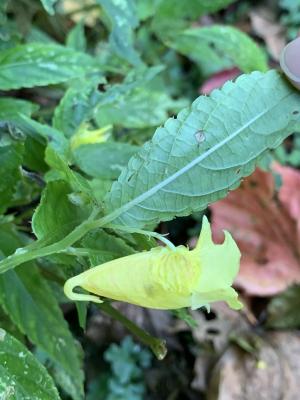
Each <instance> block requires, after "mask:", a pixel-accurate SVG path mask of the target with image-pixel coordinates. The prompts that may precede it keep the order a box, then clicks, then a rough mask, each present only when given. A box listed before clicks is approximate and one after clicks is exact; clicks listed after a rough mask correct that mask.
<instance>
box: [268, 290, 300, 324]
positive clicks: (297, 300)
mask: <svg viewBox="0 0 300 400" xmlns="http://www.w3.org/2000/svg"><path fill="white" fill-rule="evenodd" d="M299 307H300V286H296V285H295V286H292V287H290V288H288V289H287V290H286V291H285V292H283V293H281V294H279V295H278V296H275V297H274V298H273V299H272V300H271V302H270V304H269V305H268V319H267V326H268V327H270V328H277V329H297V328H299V327H300V314H299Z"/></svg>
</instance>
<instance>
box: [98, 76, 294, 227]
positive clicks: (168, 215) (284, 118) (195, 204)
mask: <svg viewBox="0 0 300 400" xmlns="http://www.w3.org/2000/svg"><path fill="white" fill-rule="evenodd" d="M299 101H300V94H299V93H298V92H297V91H295V90H293V89H292V88H291V86H290V85H289V84H288V83H287V82H286V81H285V80H284V79H283V78H282V77H281V76H280V74H279V73H277V72H276V71H270V72H268V73H266V74H263V73H260V72H254V73H252V74H251V75H242V76H241V77H239V78H238V79H237V81H236V82H235V83H233V82H227V83H226V84H225V85H224V86H223V88H222V89H221V90H215V91H214V92H213V93H212V94H211V96H210V97H205V96H200V97H199V98H198V99H197V100H195V101H194V103H193V104H192V107H191V108H190V109H189V108H188V109H185V110H183V111H181V112H180V113H179V114H178V116H177V118H176V119H175V118H170V119H169V120H167V122H166V123H165V125H164V126H163V127H161V128H158V129H157V130H156V132H155V134H154V136H153V139H152V140H151V141H150V142H148V143H145V145H144V146H143V147H142V149H141V151H140V152H138V153H137V154H136V155H135V156H133V157H132V158H131V160H130V161H129V163H128V167H127V168H126V169H125V170H123V172H122V173H121V175H120V177H119V179H118V181H116V182H115V183H114V184H113V186H112V189H111V192H110V193H109V194H108V195H107V196H106V198H105V208H106V213H107V214H109V213H110V214H109V215H107V217H106V218H105V221H109V222H110V221H117V222H116V223H117V224H123V225H127V226H132V227H136V228H140V227H145V226H153V225H154V224H157V223H158V222H159V221H167V220H170V219H172V218H174V217H175V216H185V215H189V214H191V213H193V212H196V211H200V210H203V209H205V208H206V207H207V206H208V204H210V203H212V202H214V201H217V200H218V199H220V198H223V197H225V196H226V195H227V193H228V191H229V190H232V189H234V188H236V187H237V186H238V185H239V183H240V181H241V179H242V178H243V177H244V176H247V175H250V174H251V173H252V172H253V170H254V168H255V165H256V163H257V162H258V160H259V158H260V157H261V156H263V155H264V154H265V153H266V152H267V151H268V150H269V149H273V148H275V147H277V146H278V145H279V144H280V142H281V141H282V140H283V139H284V138H285V137H286V136H288V135H289V134H291V133H292V132H293V131H294V130H295V128H296V126H297V124H298V126H299V120H300V119H299V113H298V111H299Z"/></svg>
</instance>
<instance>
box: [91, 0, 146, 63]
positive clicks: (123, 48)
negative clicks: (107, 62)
mask: <svg viewBox="0 0 300 400" xmlns="http://www.w3.org/2000/svg"><path fill="white" fill-rule="evenodd" d="M97 2H98V3H99V4H100V5H101V6H102V7H103V10H104V12H105V13H106V14H107V17H108V19H109V21H110V26H111V34H110V37H109V40H110V44H111V47H112V50H113V51H115V52H116V54H117V55H118V56H120V57H121V58H123V59H125V60H127V61H128V62H129V63H131V64H132V65H135V66H137V65H139V64H140V63H141V59H140V56H139V54H138V53H137V52H136V50H135V49H134V47H133V30H134V29H135V28H137V26H138V19H137V15H136V5H135V1H134V0H97Z"/></svg>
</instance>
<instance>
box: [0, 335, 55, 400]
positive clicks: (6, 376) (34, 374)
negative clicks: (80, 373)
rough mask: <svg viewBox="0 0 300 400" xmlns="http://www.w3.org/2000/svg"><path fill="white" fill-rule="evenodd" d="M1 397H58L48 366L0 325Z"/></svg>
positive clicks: (53, 398)
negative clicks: (41, 362)
mask: <svg viewBox="0 0 300 400" xmlns="http://www.w3.org/2000/svg"><path fill="white" fill-rule="evenodd" d="M0 398H1V399H3V400H5V399H7V400H8V399H36V400H59V399H60V397H59V394H58V391H57V389H56V387H55V385H54V382H53V380H52V378H51V377H50V375H49V374H48V372H47V370H46V368H45V367H44V366H43V365H41V364H40V363H39V362H38V361H37V360H36V358H35V357H34V356H33V355H32V353H30V351H28V350H27V349H26V347H25V346H24V345H23V344H21V343H20V342H19V341H18V340H16V339H15V338H14V337H13V336H11V335H9V334H8V333H7V332H6V331H5V330H4V329H1V328H0Z"/></svg>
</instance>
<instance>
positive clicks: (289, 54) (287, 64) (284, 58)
mask: <svg viewBox="0 0 300 400" xmlns="http://www.w3.org/2000/svg"><path fill="white" fill-rule="evenodd" d="M280 66H281V68H282V70H283V71H284V73H285V74H286V75H287V77H288V78H289V79H290V80H291V81H292V83H293V84H294V85H295V86H296V87H297V88H299V89H300V37H299V38H297V39H295V40H293V41H292V42H290V43H289V44H288V45H287V46H286V47H285V48H284V50H283V51H282V53H281V58H280Z"/></svg>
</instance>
